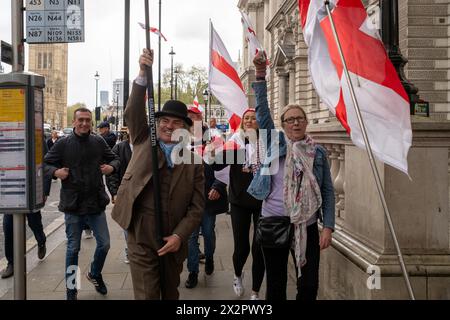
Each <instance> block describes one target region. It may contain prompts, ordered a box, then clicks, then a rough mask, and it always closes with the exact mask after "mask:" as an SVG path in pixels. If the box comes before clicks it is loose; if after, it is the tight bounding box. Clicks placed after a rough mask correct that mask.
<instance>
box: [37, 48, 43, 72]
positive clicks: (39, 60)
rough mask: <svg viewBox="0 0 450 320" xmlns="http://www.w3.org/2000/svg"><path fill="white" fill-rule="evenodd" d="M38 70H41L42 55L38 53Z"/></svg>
mask: <svg viewBox="0 0 450 320" xmlns="http://www.w3.org/2000/svg"><path fill="white" fill-rule="evenodd" d="M37 60H38V69H41V68H42V53H40V52H39V53H38V59H37Z"/></svg>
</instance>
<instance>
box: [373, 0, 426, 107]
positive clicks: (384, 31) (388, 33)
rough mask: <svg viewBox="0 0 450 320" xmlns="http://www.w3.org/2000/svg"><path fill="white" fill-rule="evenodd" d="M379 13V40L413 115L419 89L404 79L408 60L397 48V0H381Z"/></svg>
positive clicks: (398, 47)
mask: <svg viewBox="0 0 450 320" xmlns="http://www.w3.org/2000/svg"><path fill="white" fill-rule="evenodd" d="M380 11H381V38H382V40H383V43H384V46H385V48H386V50H387V52H388V55H389V59H390V60H391V62H392V64H393V65H394V67H395V70H396V71H397V74H398V76H399V78H400V81H401V83H402V85H403V87H404V88H405V91H406V93H407V94H408V97H409V101H410V108H411V110H410V111H411V114H414V107H415V104H416V103H417V102H418V101H419V96H418V95H417V92H418V91H419V89H418V88H417V87H416V86H415V85H414V84H412V83H411V82H410V81H409V80H408V79H407V78H406V76H405V72H404V70H403V68H404V67H405V65H406V63H407V62H408V59H406V58H405V57H404V56H403V55H402V53H401V51H400V46H399V33H398V30H399V26H398V24H399V21H398V0H381V1H380Z"/></svg>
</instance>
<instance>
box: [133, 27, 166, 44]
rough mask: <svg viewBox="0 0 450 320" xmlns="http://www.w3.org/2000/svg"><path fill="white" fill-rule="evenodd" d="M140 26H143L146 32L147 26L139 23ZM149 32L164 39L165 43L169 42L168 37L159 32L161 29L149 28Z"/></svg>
mask: <svg viewBox="0 0 450 320" xmlns="http://www.w3.org/2000/svg"><path fill="white" fill-rule="evenodd" d="M138 24H139V25H140V26H141V28H142V29H144V30H145V24H143V23H142V22H138ZM148 30H149V31H150V32H152V33H154V34H156V35H157V36H158V37H160V38H162V39H164V41H167V39H166V37H165V36H164V35H163V34H162V32H161V31H159V29H157V28H155V27H149V28H148Z"/></svg>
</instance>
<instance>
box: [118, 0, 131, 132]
mask: <svg viewBox="0 0 450 320" xmlns="http://www.w3.org/2000/svg"><path fill="white" fill-rule="evenodd" d="M124 30H125V43H124V53H123V59H124V61H123V104H122V106H123V108H124V109H125V108H126V107H127V102H128V97H129V95H130V94H129V92H130V0H125V27H124ZM117 104H118V103H117ZM117 117H119V111H117ZM117 121H118V119H117ZM122 121H123V125H126V124H125V119H122Z"/></svg>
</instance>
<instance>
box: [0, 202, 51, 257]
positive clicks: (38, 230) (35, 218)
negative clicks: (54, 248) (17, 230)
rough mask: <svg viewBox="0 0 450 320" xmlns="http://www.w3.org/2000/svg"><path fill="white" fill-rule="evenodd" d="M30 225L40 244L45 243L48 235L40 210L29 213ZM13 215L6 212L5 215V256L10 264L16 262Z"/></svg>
mask: <svg viewBox="0 0 450 320" xmlns="http://www.w3.org/2000/svg"><path fill="white" fill-rule="evenodd" d="M27 220H28V226H29V227H30V229H31V231H33V234H34V237H35V238H36V241H37V243H38V245H39V246H41V245H43V244H45V241H46V237H45V233H44V227H43V225H42V215H41V212H40V211H38V212H36V213H28V214H27ZM13 230H14V229H13V216H12V214H5V215H4V216H3V232H4V234H5V256H6V260H8V263H9V264H14V247H13V241H14V240H13V237H14V233H13Z"/></svg>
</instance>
